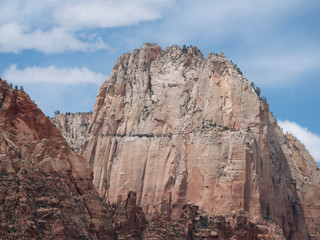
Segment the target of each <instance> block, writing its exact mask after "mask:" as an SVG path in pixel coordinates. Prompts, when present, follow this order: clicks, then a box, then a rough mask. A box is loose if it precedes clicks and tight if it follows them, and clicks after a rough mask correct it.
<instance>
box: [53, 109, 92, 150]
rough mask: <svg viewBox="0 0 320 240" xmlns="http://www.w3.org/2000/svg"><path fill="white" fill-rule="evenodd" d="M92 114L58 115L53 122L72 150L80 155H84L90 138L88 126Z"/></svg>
mask: <svg viewBox="0 0 320 240" xmlns="http://www.w3.org/2000/svg"><path fill="white" fill-rule="evenodd" d="M91 115H92V113H90V112H88V113H83V112H81V113H65V114H57V115H56V116H55V117H54V118H51V121H52V122H53V123H54V125H56V127H57V128H58V129H59V131H60V132H61V134H62V136H63V137H64V138H65V139H66V140H67V143H68V145H69V146H70V148H71V149H72V150H73V151H74V152H76V153H79V154H82V153H83V148H84V146H85V143H86V141H87V139H88V138H89V135H88V134H87V132H88V126H89V122H90V118H91Z"/></svg>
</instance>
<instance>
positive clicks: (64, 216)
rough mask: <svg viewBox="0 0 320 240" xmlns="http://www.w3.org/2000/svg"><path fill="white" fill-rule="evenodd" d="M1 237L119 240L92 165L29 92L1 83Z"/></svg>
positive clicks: (0, 81)
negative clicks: (74, 151) (45, 113)
mask: <svg viewBox="0 0 320 240" xmlns="http://www.w3.org/2000/svg"><path fill="white" fill-rule="evenodd" d="M0 238H1V239H113V230H112V223H111V219H110V218H109V216H108V214H107V210H106V208H105V207H104V206H103V203H102V202H101V200H100V198H99V196H98V194H97V192H96V191H95V188H94V186H93V184H92V171H91V169H90V166H89V165H88V163H87V162H86V161H85V159H84V158H83V157H82V156H79V155H77V154H75V153H73V152H72V151H71V150H70V148H69V147H68V145H67V143H66V141H65V140H64V139H63V137H62V136H61V134H60V132H59V131H58V129H57V128H56V127H55V126H54V125H53V124H52V123H51V122H50V120H49V119H48V118H47V117H46V116H44V114H43V113H42V112H41V110H40V109H39V108H37V106H36V105H35V104H34V103H33V102H32V101H31V100H30V99H29V97H28V96H27V95H26V94H25V93H24V92H22V91H20V90H19V91H18V90H13V89H11V88H10V87H9V86H8V84H6V83H5V82H4V81H2V80H1V79H0Z"/></svg>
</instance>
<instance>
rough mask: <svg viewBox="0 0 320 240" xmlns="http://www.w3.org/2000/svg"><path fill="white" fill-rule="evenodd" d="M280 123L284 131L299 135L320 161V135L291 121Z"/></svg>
mask: <svg viewBox="0 0 320 240" xmlns="http://www.w3.org/2000/svg"><path fill="white" fill-rule="evenodd" d="M278 123H279V125H280V126H281V127H282V129H283V131H284V132H288V133H291V134H292V135H294V136H295V137H297V138H298V139H299V140H300V141H301V142H302V143H303V144H304V145H305V147H306V148H307V149H308V150H309V152H310V153H311V155H312V156H313V157H314V159H315V160H316V161H317V162H320V136H319V135H317V134H315V133H312V132H311V131H309V130H308V129H307V128H304V127H301V126H300V125H299V124H297V123H295V122H290V121H279V122H278Z"/></svg>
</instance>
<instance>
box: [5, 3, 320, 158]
mask: <svg viewBox="0 0 320 240" xmlns="http://www.w3.org/2000/svg"><path fill="white" fill-rule="evenodd" d="M0 6H1V8H0V36H1V37H0V76H1V77H2V78H3V79H7V80H8V81H9V82H12V83H13V84H17V85H19V86H20V85H23V87H24V89H25V90H26V92H27V93H28V94H29V95H30V97H31V98H32V99H33V100H34V101H35V102H36V103H37V104H38V106H39V107H40V108H41V109H42V110H43V111H44V113H45V114H46V115H50V116H52V115H53V112H54V111H55V110H60V111H61V112H78V111H90V110H92V109H93V105H94V101H95V97H96V94H97V92H98V89H99V87H100V85H101V84H102V82H103V81H105V80H107V78H108V75H109V74H110V72H111V70H112V67H113V65H114V63H115V61H116V59H117V58H118V57H119V56H120V55H121V54H123V53H125V52H131V51H132V50H133V49H135V48H140V47H141V46H142V45H143V44H144V43H145V42H152V43H158V44H159V45H160V46H161V47H162V48H163V49H165V48H166V47H167V46H171V45H173V44H178V45H180V46H182V45H183V44H186V45H194V46H197V47H198V48H199V49H200V50H201V51H202V52H203V53H204V55H205V56H206V55H207V54H208V53H209V52H216V53H219V52H224V54H225V55H226V56H227V58H228V59H229V60H232V61H233V62H235V63H236V64H237V65H238V66H239V67H240V68H241V70H242V72H243V74H244V76H245V77H246V78H247V79H248V80H249V81H254V82H255V83H256V85H257V86H259V87H260V88H261V89H262V95H264V96H266V97H267V100H268V102H269V104H270V109H271V111H272V112H273V113H274V115H275V116H276V118H277V119H278V120H279V121H280V125H281V126H282V127H283V128H284V130H285V131H289V132H292V133H293V134H294V135H296V136H297V137H298V138H299V139H305V140H303V142H304V144H305V145H306V146H307V148H308V149H309V150H310V151H311V152H312V154H313V156H314V157H315V159H316V160H317V161H320V124H319V119H320V111H319V110H320V107H319V102H320V94H319V92H320V78H319V76H320V27H319V23H320V14H319V13H320V1H318V0H308V1H302V0H282V1H275V0H269V1H258V0H242V1H239V0H228V1H223V0H198V1H191V0H184V1H182V0H181V1H179V0H90V1H89V0H67V1H62V0H55V1H52V0H14V1H12V0H0Z"/></svg>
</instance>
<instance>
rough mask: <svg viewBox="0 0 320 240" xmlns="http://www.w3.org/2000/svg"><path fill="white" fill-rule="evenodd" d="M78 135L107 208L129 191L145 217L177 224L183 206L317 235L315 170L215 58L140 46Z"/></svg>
mask: <svg viewBox="0 0 320 240" xmlns="http://www.w3.org/2000/svg"><path fill="white" fill-rule="evenodd" d="M87 134H88V135H89V140H87V142H86V144H85V149H84V156H85V158H86V159H87V160H88V162H89V163H90V165H91V166H92V169H93V176H94V178H93V184H94V186H95V187H96V189H97V190H98V192H99V194H100V196H101V197H102V198H104V200H105V201H107V202H116V201H117V199H118V197H119V196H121V197H122V198H123V199H124V198H125V197H126V195H127V193H128V191H129V190H131V189H133V190H135V191H136V193H137V195H136V199H137V203H138V205H139V206H141V207H142V208H143V211H144V212H145V213H146V217H147V218H148V219H150V218H151V216H152V214H153V213H155V212H159V213H160V214H161V215H166V216H168V218H169V219H172V220H174V219H177V218H179V216H180V213H181V211H182V209H183V206H185V204H186V203H188V202H193V203H194V204H196V205H198V206H199V208H200V209H201V210H202V211H205V212H207V213H208V215H209V216H217V215H221V216H223V218H226V219H232V218H233V216H236V215H237V213H241V212H244V213H245V216H246V218H247V219H248V221H250V222H252V223H255V224H257V225H264V226H267V228H268V229H269V232H270V233H271V234H272V232H274V229H280V230H279V231H280V232H283V235H284V236H285V237H286V238H287V239H309V238H313V239H319V238H320V235H319V234H320V233H319V232H320V214H319V212H320V206H319V204H320V191H319V190H320V189H319V188H320V184H319V183H320V180H319V178H320V177H319V168H318V167H317V165H316V163H315V161H314V159H313V158H312V157H311V156H310V154H309V153H308V152H307V151H306V150H305V148H304V146H303V145H302V144H301V143H300V142H299V141H298V140H296V139H294V138H293V137H292V136H289V135H288V136H286V135H284V134H283V133H282V131H281V129H280V128H279V126H278V125H277V123H276V120H275V119H274V117H273V115H272V114H271V113H270V111H269V107H268V104H267V103H265V102H264V101H262V100H260V99H259V97H258V96H257V94H256V93H255V91H254V89H253V88H252V86H251V85H250V83H249V82H248V81H247V80H246V79H245V78H244V77H243V76H242V75H241V73H240V72H239V71H238V70H237V68H236V66H235V65H234V64H233V63H231V62H229V61H227V59H226V58H225V57H224V56H223V54H219V55H217V54H212V53H210V54H209V55H208V56H207V58H206V59H205V58H204V57H203V55H202V53H201V52H200V51H199V50H198V49H197V48H196V47H191V48H189V49H188V50H187V51H185V50H182V49H181V48H179V47H178V46H172V47H169V48H167V49H166V50H162V49H161V48H160V47H159V46H158V45H156V44H145V45H144V46H143V47H142V48H141V49H140V50H134V51H133V52H132V53H126V54H124V55H122V56H121V57H120V58H119V59H118V60H117V62H116V64H115V66H114V68H113V70H112V73H111V75H110V78H109V80H108V81H106V82H105V83H104V84H103V85H102V87H101V89H100V91H99V93H98V96H97V100H96V103H95V106H94V111H93V114H92V118H91V122H90V124H89V128H88V133H87ZM239 216H240V215H239ZM228 221H229V220H228ZM270 226H271V227H270ZM275 226H278V228H276V227H275ZM277 234H278V233H277ZM274 235H275V234H274ZM278 235H279V234H278Z"/></svg>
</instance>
